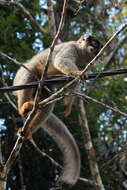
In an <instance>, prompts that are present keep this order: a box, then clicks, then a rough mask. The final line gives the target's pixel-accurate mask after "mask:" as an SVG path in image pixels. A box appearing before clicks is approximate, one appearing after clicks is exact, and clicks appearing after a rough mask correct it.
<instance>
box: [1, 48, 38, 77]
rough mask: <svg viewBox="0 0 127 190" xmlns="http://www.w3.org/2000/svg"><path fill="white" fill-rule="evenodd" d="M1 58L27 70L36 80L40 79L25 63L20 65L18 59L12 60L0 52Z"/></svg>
mask: <svg viewBox="0 0 127 190" xmlns="http://www.w3.org/2000/svg"><path fill="white" fill-rule="evenodd" d="M0 56H2V57H4V58H6V59H8V60H9V61H11V62H13V63H15V64H16V65H19V66H20V67H23V68H24V69H26V70H27V71H28V72H30V73H31V75H32V76H33V77H34V78H35V79H38V78H37V75H36V74H35V73H34V72H33V71H30V70H29V68H27V67H26V66H25V65H24V64H23V63H20V62H19V61H17V60H16V59H14V58H11V57H10V56H8V55H6V54H5V53H3V52H1V51H0Z"/></svg>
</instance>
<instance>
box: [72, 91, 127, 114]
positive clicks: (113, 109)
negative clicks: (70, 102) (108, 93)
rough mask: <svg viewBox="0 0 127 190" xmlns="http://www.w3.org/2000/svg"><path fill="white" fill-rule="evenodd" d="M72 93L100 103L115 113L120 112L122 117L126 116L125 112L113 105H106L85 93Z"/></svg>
mask: <svg viewBox="0 0 127 190" xmlns="http://www.w3.org/2000/svg"><path fill="white" fill-rule="evenodd" d="M74 94H75V95H77V96H79V97H82V98H83V99H87V100H90V101H92V102H94V103H97V104H99V105H101V106H103V107H105V108H107V109H110V110H112V111H113V112H115V113H117V114H120V115H122V116H124V117H127V114H126V113H124V112H122V111H120V110H119V109H118V108H113V107H111V106H109V105H107V104H105V103H103V102H101V101H100V100H99V101H98V100H96V99H94V98H91V97H89V96H87V95H85V94H81V93H74Z"/></svg>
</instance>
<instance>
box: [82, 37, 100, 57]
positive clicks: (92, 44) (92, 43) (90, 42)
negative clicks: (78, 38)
mask: <svg viewBox="0 0 127 190" xmlns="http://www.w3.org/2000/svg"><path fill="white" fill-rule="evenodd" d="M84 39H85V41H86V47H87V52H88V53H90V54H93V56H95V55H97V54H98V52H99V51H100V49H101V48H102V45H101V43H100V42H99V41H98V40H97V39H96V38H94V37H93V36H91V35H84Z"/></svg>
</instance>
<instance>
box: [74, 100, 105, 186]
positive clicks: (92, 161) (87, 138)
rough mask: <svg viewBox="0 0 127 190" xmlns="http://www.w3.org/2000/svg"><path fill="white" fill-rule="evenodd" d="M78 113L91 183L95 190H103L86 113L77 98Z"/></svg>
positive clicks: (81, 101) (81, 102)
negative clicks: (93, 184)
mask: <svg viewBox="0 0 127 190" xmlns="http://www.w3.org/2000/svg"><path fill="white" fill-rule="evenodd" d="M77 108H78V111H79V112H78V113H79V123H80V126H81V131H82V136H83V140H84V147H85V150H86V152H87V157H88V161H89V166H90V170H91V174H92V178H93V181H94V183H95V189H96V190H104V186H103V184H102V180H101V176H100V172H99V168H98V165H97V162H96V158H95V150H94V147H93V144H92V139H91V135H90V131H89V126H88V121H87V117H86V112H85V109H84V105H83V100H82V99H81V98H78V103H77Z"/></svg>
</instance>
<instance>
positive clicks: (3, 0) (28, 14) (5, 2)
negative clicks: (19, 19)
mask: <svg viewBox="0 0 127 190" xmlns="http://www.w3.org/2000/svg"><path fill="white" fill-rule="evenodd" d="M0 4H3V5H8V6H10V5H11V6H17V7H19V8H20V9H21V10H22V11H23V13H24V14H25V15H26V16H27V17H28V18H29V19H30V21H31V22H32V23H33V24H34V25H35V26H36V27H37V28H38V29H39V31H40V32H41V33H42V34H46V35H48V32H47V31H46V30H45V29H44V28H42V27H41V26H40V25H39V23H38V22H37V21H36V20H35V19H34V17H33V16H32V15H31V14H30V12H29V11H28V10H27V9H26V8H25V7H24V6H23V5H22V4H21V3H19V2H15V1H5V0H0Z"/></svg>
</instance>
